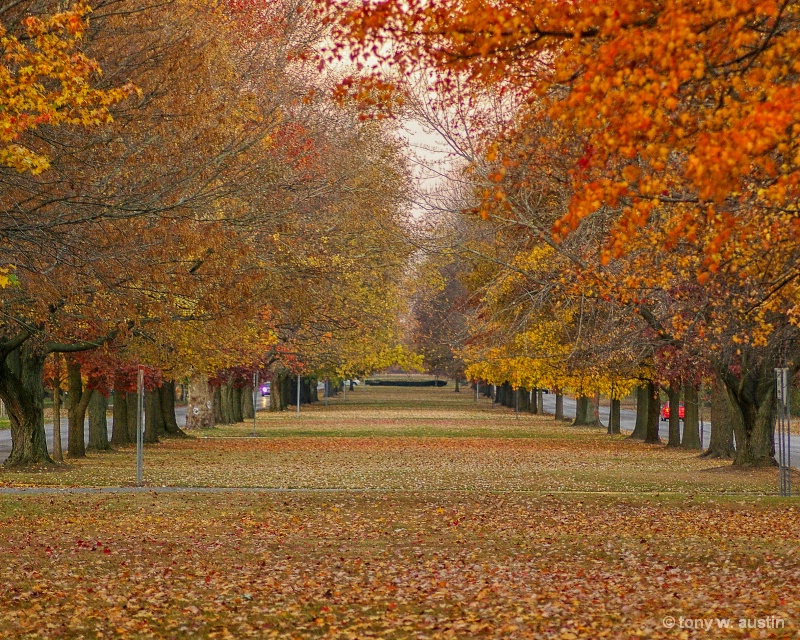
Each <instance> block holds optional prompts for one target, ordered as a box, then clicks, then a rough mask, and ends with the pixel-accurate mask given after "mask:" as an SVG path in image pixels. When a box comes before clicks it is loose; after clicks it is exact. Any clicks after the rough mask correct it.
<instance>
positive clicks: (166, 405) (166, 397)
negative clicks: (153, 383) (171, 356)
mask: <svg viewBox="0 0 800 640" xmlns="http://www.w3.org/2000/svg"><path fill="white" fill-rule="evenodd" d="M157 391H158V395H159V398H160V400H161V416H162V421H163V424H164V434H165V435H166V436H168V437H170V438H174V437H182V438H185V437H186V434H185V433H184V432H183V431H182V430H181V428H180V427H179V426H178V421H177V419H176V418H175V381H174V380H168V381H167V382H165V383H164V384H162V385H161V386H160V387H159V388H158V389H157Z"/></svg>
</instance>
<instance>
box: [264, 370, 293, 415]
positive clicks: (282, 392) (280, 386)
mask: <svg viewBox="0 0 800 640" xmlns="http://www.w3.org/2000/svg"><path fill="white" fill-rule="evenodd" d="M290 387H291V383H290V381H289V379H288V376H287V375H286V374H285V373H276V374H275V377H274V379H273V380H272V385H271V386H270V395H269V410H270V411H285V410H286V407H287V406H288V396H289V393H290Z"/></svg>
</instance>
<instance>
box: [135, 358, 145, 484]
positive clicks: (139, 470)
mask: <svg viewBox="0 0 800 640" xmlns="http://www.w3.org/2000/svg"><path fill="white" fill-rule="evenodd" d="M136 401H137V402H136V486H137V487H141V486H142V482H143V479H144V367H143V366H142V365H139V369H138V371H137V377H136Z"/></svg>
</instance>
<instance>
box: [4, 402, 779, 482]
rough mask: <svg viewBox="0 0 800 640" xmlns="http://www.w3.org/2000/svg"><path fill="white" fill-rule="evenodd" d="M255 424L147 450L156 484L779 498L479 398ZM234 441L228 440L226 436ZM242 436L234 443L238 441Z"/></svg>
mask: <svg viewBox="0 0 800 640" xmlns="http://www.w3.org/2000/svg"><path fill="white" fill-rule="evenodd" d="M256 426H257V430H256V433H257V437H252V436H251V434H252V430H253V425H252V423H243V424H239V425H229V426H223V427H220V428H217V429H212V430H208V431H203V432H200V433H197V434H195V435H198V436H199V437H197V438H194V439H190V440H171V441H165V442H163V443H161V444H158V445H152V446H150V445H148V447H147V448H146V451H145V483H146V484H148V485H151V486H162V485H164V486H202V487H212V486H222V487H268V488H323V489H331V488H335V489H356V490H360V489H371V490H433V491H440V490H452V489H457V490H474V491H536V492H541V491H605V492H642V491H647V492H680V493H696V492H713V493H720V492H727V493H730V492H734V493H766V494H770V493H775V492H776V491H777V488H778V480H777V471H776V470H771V469H767V470H757V471H746V472H742V471H735V470H732V469H731V467H730V462H727V461H713V460H707V459H703V458H699V457H698V455H697V453H696V452H692V451H688V452H687V451H680V450H677V451H676V450H667V449H665V448H664V447H663V446H648V445H644V444H642V443H641V442H638V441H637V442H632V441H629V440H627V439H626V438H625V437H624V436H618V437H613V438H612V437H609V436H607V435H606V434H605V431H604V430H602V429H587V428H573V427H570V426H569V425H568V424H566V423H563V422H562V423H556V422H555V421H554V420H553V418H552V417H549V416H533V415H530V414H520V415H519V416H518V417H515V416H514V414H513V412H511V411H509V410H508V409H505V408H500V407H496V406H495V407H492V405H491V403H490V402H489V400H487V399H485V398H481V400H480V402H478V403H475V401H474V396H473V395H471V394H470V393H469V392H468V391H465V392H463V393H461V394H456V393H453V392H452V391H451V390H449V389H447V388H445V389H425V388H416V389H414V388H411V389H408V388H391V387H382V388H381V387H372V388H370V387H367V388H366V389H365V388H363V387H362V388H359V389H358V390H357V391H355V392H350V393H348V396H347V400H346V401H345V400H343V399H342V398H339V399H336V400H333V401H331V403H330V406H329V407H328V408H325V407H324V406H323V405H322V403H320V404H319V405H315V406H313V407H310V408H309V407H303V411H302V414H301V416H300V417H299V418H298V417H297V416H295V415H294V413H293V412H291V411H288V412H284V413H278V414H275V413H272V414H270V413H266V412H265V413H259V416H258V422H257V425H256ZM221 436H225V437H221ZM230 436H235V437H230ZM135 466H136V465H135V454H134V450H133V448H131V447H129V448H124V449H121V450H119V451H116V452H113V453H102V454H90V455H89V457H88V458H86V459H84V460H68V461H67V465H66V466H65V467H64V468H63V469H62V470H60V471H56V472H52V471H47V472H44V473H39V472H7V471H0V485H5V486H14V485H16V486H31V485H45V486H115V485H131V484H133V483H134V482H135Z"/></svg>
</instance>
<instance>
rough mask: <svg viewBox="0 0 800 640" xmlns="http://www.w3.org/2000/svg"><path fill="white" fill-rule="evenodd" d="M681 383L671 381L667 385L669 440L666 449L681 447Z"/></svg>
mask: <svg viewBox="0 0 800 640" xmlns="http://www.w3.org/2000/svg"><path fill="white" fill-rule="evenodd" d="M680 406H681V383H680V381H679V380H672V381H671V382H670V383H669V438H668V439H667V446H668V447H680V446H681V414H680Z"/></svg>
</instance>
